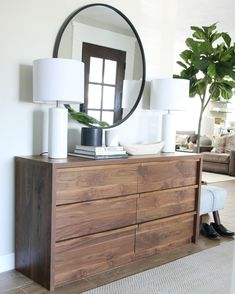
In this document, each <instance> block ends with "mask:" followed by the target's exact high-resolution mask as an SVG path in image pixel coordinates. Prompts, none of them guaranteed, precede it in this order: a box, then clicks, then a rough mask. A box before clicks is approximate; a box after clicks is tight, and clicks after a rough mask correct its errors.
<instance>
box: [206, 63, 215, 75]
mask: <svg viewBox="0 0 235 294" xmlns="http://www.w3.org/2000/svg"><path fill="white" fill-rule="evenodd" d="M207 74H208V76H209V77H211V78H212V77H214V76H215V75H216V66H215V64H214V63H211V64H210V65H209V66H208V69H207Z"/></svg>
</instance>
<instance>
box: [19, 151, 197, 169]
mask: <svg viewBox="0 0 235 294" xmlns="http://www.w3.org/2000/svg"><path fill="white" fill-rule="evenodd" d="M201 158H202V155H201V154H196V153H190V154H189V153H183V152H175V153H160V154H156V155H138V156H129V157H128V158H124V159H104V160H93V159H86V158H81V157H75V156H68V157H67V158H65V159H50V158H48V157H47V156H46V155H42V156H41V155H32V156H16V160H29V161H34V162H40V163H46V164H51V165H53V166H60V167H63V166H65V167H73V166H97V165H114V164H117V165H119V164H132V163H133V164H134V163H137V164H138V163H147V162H163V161H169V160H180V159H194V160H200V159H201Z"/></svg>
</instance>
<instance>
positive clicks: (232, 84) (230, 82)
mask: <svg viewBox="0 0 235 294" xmlns="http://www.w3.org/2000/svg"><path fill="white" fill-rule="evenodd" d="M224 84H227V85H229V86H230V87H231V88H235V82H234V81H226V80H224Z"/></svg>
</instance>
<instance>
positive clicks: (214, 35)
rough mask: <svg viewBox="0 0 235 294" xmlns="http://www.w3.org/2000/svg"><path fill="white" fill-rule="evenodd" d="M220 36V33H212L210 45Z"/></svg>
mask: <svg viewBox="0 0 235 294" xmlns="http://www.w3.org/2000/svg"><path fill="white" fill-rule="evenodd" d="M221 36H222V33H214V34H212V35H211V37H210V42H211V44H212V43H214V42H215V41H216V40H217V39H219V38H220V37H221Z"/></svg>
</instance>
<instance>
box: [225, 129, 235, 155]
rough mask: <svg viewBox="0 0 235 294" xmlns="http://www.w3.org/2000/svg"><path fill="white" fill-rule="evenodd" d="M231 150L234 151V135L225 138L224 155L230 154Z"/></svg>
mask: <svg viewBox="0 0 235 294" xmlns="http://www.w3.org/2000/svg"><path fill="white" fill-rule="evenodd" d="M232 149H235V134H232V135H228V136H226V140H225V151H224V152H225V153H230V151H231V150H232Z"/></svg>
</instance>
